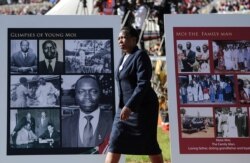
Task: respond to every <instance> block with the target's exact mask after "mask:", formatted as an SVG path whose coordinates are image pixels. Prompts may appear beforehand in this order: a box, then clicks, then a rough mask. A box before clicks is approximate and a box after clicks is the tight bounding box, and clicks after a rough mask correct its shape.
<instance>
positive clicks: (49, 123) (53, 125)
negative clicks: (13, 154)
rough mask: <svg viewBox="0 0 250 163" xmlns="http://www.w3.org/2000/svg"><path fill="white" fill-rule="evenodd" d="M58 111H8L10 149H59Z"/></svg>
mask: <svg viewBox="0 0 250 163" xmlns="http://www.w3.org/2000/svg"><path fill="white" fill-rule="evenodd" d="M60 135H61V131H60V110H59V109H25V110H23V109H14V110H10V142H9V145H10V148H23V149H27V148H59V147H60Z"/></svg>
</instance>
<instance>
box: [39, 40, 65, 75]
mask: <svg viewBox="0 0 250 163" xmlns="http://www.w3.org/2000/svg"><path fill="white" fill-rule="evenodd" d="M63 72H64V67H63V41H62V40H40V41H39V73H41V74H62V73H63Z"/></svg>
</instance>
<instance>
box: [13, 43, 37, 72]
mask: <svg viewBox="0 0 250 163" xmlns="http://www.w3.org/2000/svg"><path fill="white" fill-rule="evenodd" d="M30 47H32V48H30ZM11 54H12V55H11V68H10V69H11V70H10V71H11V73H12V74H34V73H36V72H37V41H36V40H11Z"/></svg>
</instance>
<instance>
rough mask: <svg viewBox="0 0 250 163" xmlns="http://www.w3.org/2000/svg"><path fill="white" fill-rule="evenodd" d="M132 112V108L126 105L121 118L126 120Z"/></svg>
mask: <svg viewBox="0 0 250 163" xmlns="http://www.w3.org/2000/svg"><path fill="white" fill-rule="evenodd" d="M130 114H131V109H130V108H128V107H127V106H124V107H123V108H122V111H121V114H120V119H121V120H124V121H125V120H127V119H128V118H129V116H130Z"/></svg>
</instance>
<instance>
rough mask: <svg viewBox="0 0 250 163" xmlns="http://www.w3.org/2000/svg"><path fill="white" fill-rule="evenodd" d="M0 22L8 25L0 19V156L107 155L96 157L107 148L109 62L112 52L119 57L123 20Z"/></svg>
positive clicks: (111, 92)
mask: <svg viewBox="0 0 250 163" xmlns="http://www.w3.org/2000/svg"><path fill="white" fill-rule="evenodd" d="M0 19H1V22H5V23H2V24H1V42H2V43H3V44H2V45H1V53H2V61H1V63H2V64H1V67H2V68H1V75H2V74H4V75H2V80H1V83H2V85H1V87H2V88H1V89H2V91H1V92H4V93H2V94H1V96H2V97H3V98H1V100H2V101H1V102H2V104H3V105H2V109H1V117H3V116H5V118H1V119H2V120H3V121H2V122H4V123H2V124H1V128H2V129H3V130H2V131H3V132H1V151H2V150H3V152H1V155H2V154H3V157H2V159H3V161H4V162H15V161H16V160H15V158H13V157H11V156H13V155H25V157H22V158H21V160H23V161H24V160H26V161H28V162H31V160H32V159H34V157H32V156H28V155H54V156H53V158H56V157H58V158H63V157H60V156H59V155H61V156H62V155H68V156H69V157H68V158H70V157H72V156H73V155H72V154H74V156H76V154H78V156H79V154H80V155H82V156H83V155H86V156H88V157H85V158H80V157H74V158H73V160H74V162H80V161H81V162H82V161H84V160H85V161H87V162H103V161H104V155H101V156H100V157H98V156H97V155H96V154H105V153H106V152H107V147H108V141H109V135H110V132H111V127H112V123H113V117H114V114H115V107H116V102H115V101H116V89H115V79H114V67H115V66H116V64H117V58H118V57H119V56H115V55H114V54H119V50H117V47H118V46H117V43H116V37H117V36H118V32H119V28H120V26H119V24H120V19H119V18H118V17H115V16H112V17H98V16H94V17H91V18H90V17H78V16H56V17H55V16H50V17H49V16H48V17H45V16H44V17H42V16H41V17H40V16H39V17H30V16H24V17H20V16H19V17H15V16H12V17H9V16H8V17H0ZM7 19H8V21H7ZM66 21H67V23H65V22H66ZM101 21H105V22H106V23H105V24H100V22H101ZM45 22H46V23H45ZM114 40H115V41H114ZM3 94H4V95H3ZM89 154H91V155H92V156H91V155H89ZM93 154H95V155H93ZM71 155H72V156H71ZM6 156H7V157H6ZM47 159H48V157H43V159H42V160H43V161H45V160H47ZM73 160H72V161H73ZM63 161H66V160H62V162H63Z"/></svg>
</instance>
